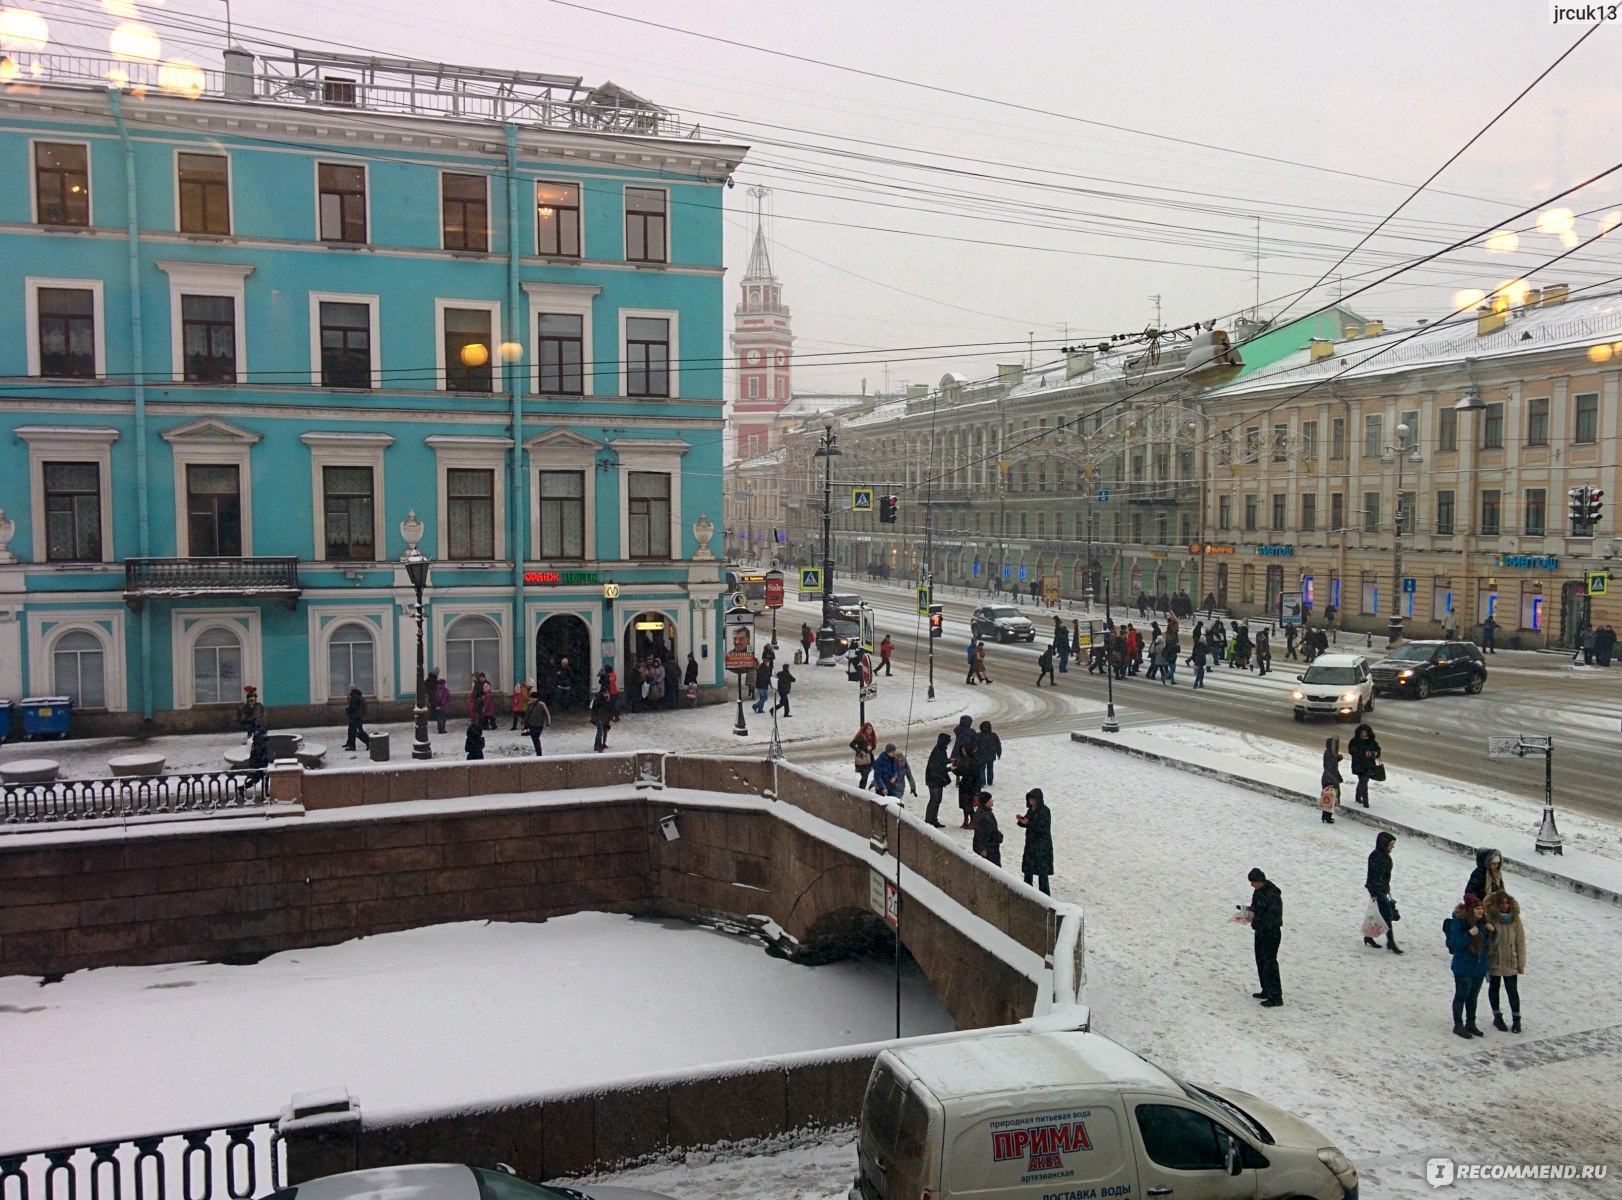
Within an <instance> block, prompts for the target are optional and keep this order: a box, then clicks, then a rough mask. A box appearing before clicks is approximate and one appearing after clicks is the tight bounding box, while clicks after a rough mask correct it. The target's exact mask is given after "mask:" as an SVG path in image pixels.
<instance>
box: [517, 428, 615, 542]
mask: <svg viewBox="0 0 1622 1200" xmlns="http://www.w3.org/2000/svg"><path fill="white" fill-rule="evenodd" d="M602 449H603V443H601V442H598V441H593V440H592V439H591V438H588V437H586V436H584V435H583V434H579V433H575V432H574V431H573V430H569V429H562V428H559V429H553V430H551V431H549V432H547V433H543V434H539V435H537V436H535V437H532V438H526V439H525V440H524V450H525V451H526V452H527V462H528V463H529V473H530V476H531V484H530V489H529V557H530V559H531V561H534V562H540V561H542V559H541V482H540V473H541V472H542V471H579V472H581V473H582V474H583V475H584V476H585V479H586V489H585V499H584V501H583V503H584V504H585V506H586V523H585V532H584V534H583V537H584V541H583V542H582V546H583V548H584V549H585V561H587V562H596V561H597V560H598V557H599V556H598V553H597V476H598V474H599V472H598V470H597V454H598V452H599V451H600V450H602ZM545 561H547V562H551V561H552V560H551V559H547V560H545ZM557 561H559V562H578V561H580V560H579V559H573V558H571V559H558V560H557Z"/></svg>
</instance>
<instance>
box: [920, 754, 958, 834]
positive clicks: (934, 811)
mask: <svg viewBox="0 0 1622 1200" xmlns="http://www.w3.org/2000/svg"><path fill="white" fill-rule="evenodd" d="M951 745H952V735H951V734H949V733H941V734H937V735H936V736H935V748H934V749H933V750H931V751H930V752H929V761H928V762H927V763H925V764H924V787H926V788H928V789H929V803H928V804H927V805H926V806H925V808H924V824H926V825H933V826H934V827H935V828H936V829H944V828H945V826H943V825H942V824H941V797H942V796H943V795H945V793H946V786H947V784H949V783H951V782H952V767H951V761H952V760H951V753H950V751H951Z"/></svg>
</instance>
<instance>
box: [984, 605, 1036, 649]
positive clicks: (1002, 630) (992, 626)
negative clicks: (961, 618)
mask: <svg viewBox="0 0 1622 1200" xmlns="http://www.w3.org/2000/svg"><path fill="white" fill-rule="evenodd" d="M969 636H970V637H977V638H991V639H992V640H993V641H997V642H1015V641H1026V642H1034V641H1035V640H1036V626H1035V625H1032V624H1031V619H1030V618H1029V617H1027V616H1026V615H1025V614H1024V613H1022V612H1020V611H1019V609H1017V608H1015V607H1014V606H1013V605H1012V604H982V605H981V606H980V607H979V608H977V609H975V610H974V616H972V617H971V618H969Z"/></svg>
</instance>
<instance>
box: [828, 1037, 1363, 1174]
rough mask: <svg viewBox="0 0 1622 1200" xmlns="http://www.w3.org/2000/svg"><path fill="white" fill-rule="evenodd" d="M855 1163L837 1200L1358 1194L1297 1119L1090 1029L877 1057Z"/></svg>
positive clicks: (1340, 1157) (1346, 1170)
mask: <svg viewBox="0 0 1622 1200" xmlns="http://www.w3.org/2000/svg"><path fill="white" fill-rule="evenodd" d="M856 1158H857V1171H856V1182H855V1183H854V1184H853V1185H852V1186H851V1189H850V1193H849V1200H980V1198H983V1200H1005V1198H1006V1200H1095V1198H1097V1197H1109V1196H1119V1197H1139V1196H1170V1197H1173V1198H1174V1200H1233V1198H1235V1197H1245V1198H1246V1200H1264V1198H1267V1197H1279V1198H1283V1197H1288V1198H1290V1200H1296V1198H1300V1200H1357V1168H1356V1167H1354V1166H1353V1165H1352V1163H1351V1161H1350V1160H1349V1159H1347V1157H1346V1156H1345V1155H1344V1154H1342V1153H1341V1152H1340V1151H1339V1150H1337V1149H1336V1148H1335V1147H1334V1146H1333V1145H1332V1144H1331V1143H1330V1141H1329V1139H1328V1138H1326V1137H1324V1136H1323V1134H1321V1133H1319V1132H1318V1131H1317V1130H1316V1129H1314V1128H1312V1126H1310V1125H1308V1124H1307V1123H1306V1122H1305V1121H1302V1120H1301V1119H1299V1118H1298V1117H1293V1116H1291V1115H1290V1114H1289V1113H1287V1112H1284V1111H1283V1110H1282V1109H1278V1108H1274V1107H1273V1106H1272V1105H1270V1104H1268V1103H1266V1102H1265V1101H1262V1100H1258V1099H1256V1097H1254V1096H1249V1095H1246V1094H1245V1093H1244V1092H1236V1091H1232V1090H1230V1089H1227V1088H1204V1087H1194V1086H1192V1085H1191V1084H1186V1083H1183V1082H1182V1081H1181V1080H1179V1079H1177V1078H1175V1077H1173V1076H1171V1075H1168V1074H1167V1073H1166V1072H1165V1071H1162V1070H1161V1069H1160V1068H1159V1067H1156V1066H1154V1065H1153V1064H1152V1063H1149V1062H1146V1061H1145V1060H1144V1059H1141V1058H1139V1057H1138V1056H1137V1055H1136V1054H1133V1053H1132V1052H1131V1051H1130V1050H1128V1049H1126V1048H1125V1047H1124V1046H1120V1045H1118V1044H1116V1043H1115V1042H1112V1041H1110V1040H1109V1039H1108V1038H1106V1037H1104V1036H1103V1035H1101V1034H1097V1033H1033V1032H1025V1031H1013V1032H1009V1033H996V1034H991V1035H988V1036H986V1037H978V1038H963V1039H959V1040H946V1041H939V1042H931V1043H926V1044H923V1045H918V1046H909V1047H905V1048H902V1049H896V1050H886V1051H884V1052H883V1053H882V1054H880V1055H879V1058H878V1061H877V1062H876V1063H874V1064H873V1073H872V1075H871V1076H870V1077H869V1078H868V1082H867V1094H866V1095H865V1096H864V1097H863V1098H862V1118H861V1131H860V1136H859V1137H858V1139H857V1151H856Z"/></svg>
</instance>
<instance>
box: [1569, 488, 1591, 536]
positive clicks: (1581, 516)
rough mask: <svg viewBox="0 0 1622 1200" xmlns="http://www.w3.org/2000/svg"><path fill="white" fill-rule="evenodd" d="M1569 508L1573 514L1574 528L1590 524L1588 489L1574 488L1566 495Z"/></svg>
mask: <svg viewBox="0 0 1622 1200" xmlns="http://www.w3.org/2000/svg"><path fill="white" fill-rule="evenodd" d="M1566 499H1567V502H1568V507H1569V509H1570V512H1571V523H1572V525H1573V526H1577V525H1584V524H1586V523H1587V522H1588V489H1587V488H1586V487H1574V488H1572V489H1571V490H1570V491H1568V492H1567V493H1566Z"/></svg>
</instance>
